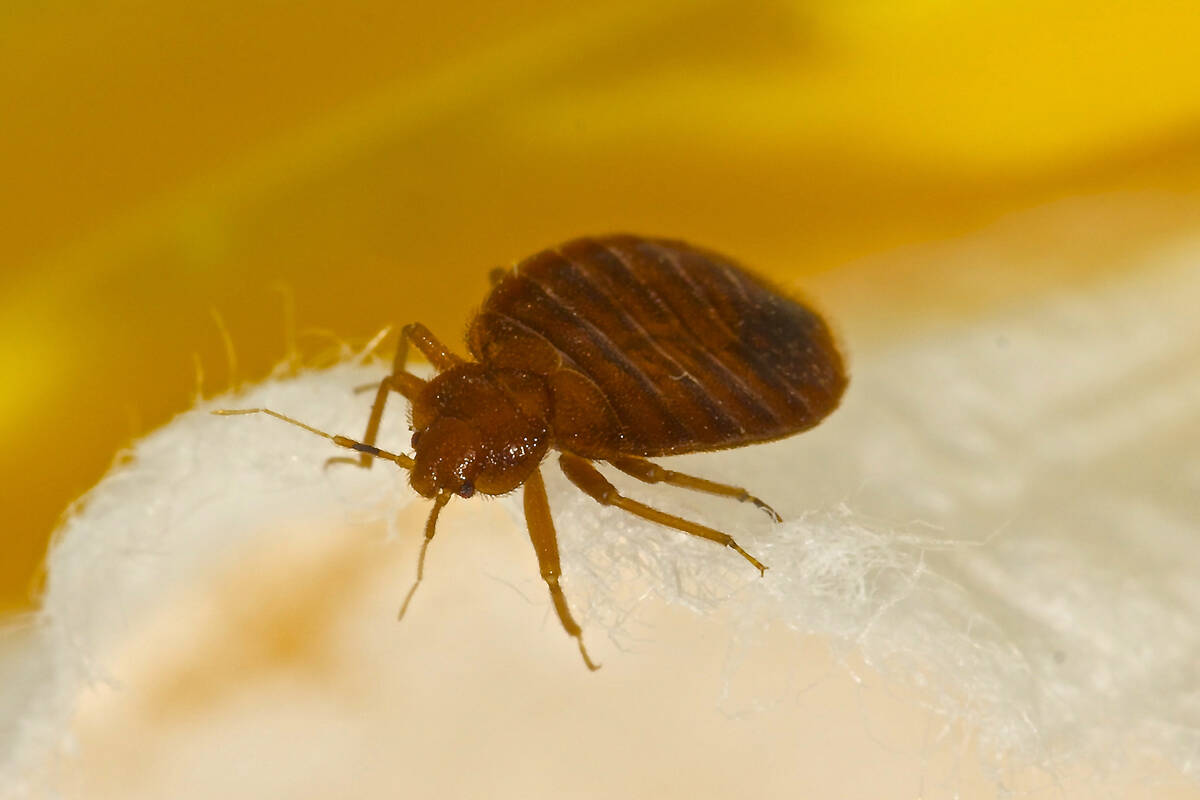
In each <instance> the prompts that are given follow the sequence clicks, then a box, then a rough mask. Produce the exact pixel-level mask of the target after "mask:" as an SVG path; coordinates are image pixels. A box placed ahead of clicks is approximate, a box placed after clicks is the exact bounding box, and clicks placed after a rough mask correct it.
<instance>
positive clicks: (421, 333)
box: [392, 322, 462, 373]
mask: <svg viewBox="0 0 1200 800" xmlns="http://www.w3.org/2000/svg"><path fill="white" fill-rule="evenodd" d="M405 339H408V340H410V341H412V343H413V344H415V345H416V346H417V349H418V350H420V351H421V355H423V356H425V357H426V358H428V359H429V363H430V364H433V366H434V368H436V369H437V371H438V372H442V371H443V370H447V369H450V368H451V367H454V366H457V365H458V364H461V363H462V359H461V358H459V357H458V356H456V355H454V353H451V352H450V351H449V350H447V349H446V345H444V344H442V343H441V342H440V341H438V338H437V337H436V336H434V335H433V333H432V332H431V331H430V330H429V328H426V327H425V326H424V325H422V324H421V323H419V322H410V323H409V324H407V325H405V326H404V327H403V328H401V329H400V341H401V343H402V344H403V343H404V340H405ZM400 356H401V352H400V351H399V350H397V351H396V363H395V364H394V365H393V366H392V372H393V373H400V372H403V371H404V361H403V360H402V359H401V357H400Z"/></svg>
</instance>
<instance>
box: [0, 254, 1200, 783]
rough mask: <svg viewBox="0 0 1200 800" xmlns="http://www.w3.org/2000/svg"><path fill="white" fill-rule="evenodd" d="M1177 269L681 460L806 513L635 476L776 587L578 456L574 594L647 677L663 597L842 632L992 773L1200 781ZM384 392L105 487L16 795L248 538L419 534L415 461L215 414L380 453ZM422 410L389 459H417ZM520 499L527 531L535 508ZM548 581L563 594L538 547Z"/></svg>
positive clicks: (1193, 541) (902, 369)
mask: <svg viewBox="0 0 1200 800" xmlns="http://www.w3.org/2000/svg"><path fill="white" fill-rule="evenodd" d="M1152 262H1153V265H1154V266H1153V269H1149V268H1148V269H1147V270H1145V271H1143V272H1142V273H1140V274H1133V273H1130V274H1129V275H1127V276H1126V277H1124V278H1122V279H1121V280H1120V282H1118V283H1112V284H1109V285H1106V286H1102V287H1099V288H1096V289H1092V290H1089V291H1087V292H1079V293H1074V294H1071V295H1062V296H1057V297H1047V298H1040V299H1038V300H1036V301H1035V302H1031V303H1030V304H1028V305H1026V306H1023V307H1020V308H1011V309H1009V310H1007V311H1004V312H1000V313H996V314H993V315H992V316H990V317H989V318H986V319H978V320H975V321H973V322H971V323H970V324H961V325H955V326H948V327H945V328H944V329H941V330H938V331H936V332H933V333H927V334H925V335H923V336H922V338H921V339H919V340H904V339H898V340H897V341H896V342H895V343H893V344H892V345H891V346H889V347H887V348H882V349H880V350H878V351H876V352H864V353H860V352H856V351H855V350H854V332H853V329H852V328H850V329H847V330H846V331H845V333H846V334H847V337H848V339H849V343H850V350H851V355H852V362H851V363H852V366H853V377H852V382H851V386H850V390H849V393H848V395H847V397H846V400H845V404H844V406H843V408H841V409H840V410H839V411H837V412H836V413H835V414H834V415H833V416H832V417H831V418H830V419H829V420H828V421H827V422H825V423H824V424H823V425H821V426H820V427H819V428H817V429H816V430H814V431H812V432H810V433H807V434H805V435H802V436H799V437H796V438H794V439H791V440H788V441H785V442H780V443H776V444H771V445H766V446H761V447H756V448H748V449H743V450H735V451H728V452H722V453H714V454H701V455H696V456H689V457H685V458H679V459H673V460H671V461H670V466H672V467H673V468H676V469H680V470H685V471H689V472H692V473H694V474H699V475H703V476H706V477H711V478H714V479H718V480H725V481H729V482H732V483H739V484H742V485H745V486H748V487H751V488H752V490H753V491H755V492H756V493H757V494H759V495H760V496H762V497H764V498H766V499H767V500H768V501H770V502H772V503H773V504H774V505H775V506H776V507H777V508H778V509H779V510H780V511H781V513H782V514H783V516H784V518H785V520H786V521H785V522H784V523H783V524H779V525H773V524H771V523H769V522H768V521H767V520H766V518H765V517H763V516H762V515H759V514H757V513H756V512H754V511H753V510H749V509H747V508H744V507H738V506H737V504H731V503H728V502H726V501H722V500H719V499H714V498H707V497H700V496H694V495H691V494H689V493H684V492H680V491H678V490H672V489H669V488H664V487H660V486H656V487H647V486H643V485H639V484H637V483H636V482H634V481H632V480H628V479H624V477H623V476H613V480H614V482H615V483H617V484H618V485H619V486H620V487H621V488H623V489H625V490H627V491H628V492H629V493H630V494H632V495H636V496H638V497H639V498H642V499H647V500H649V501H651V502H653V503H654V504H656V505H658V506H659V507H662V508H664V509H666V510H669V511H675V512H678V513H681V514H683V515H685V516H689V517H692V518H698V519H704V520H705V521H707V522H709V523H710V524H713V525H714V526H716V527H723V528H724V529H726V530H729V531H731V532H733V533H734V535H735V536H736V537H737V539H738V540H739V542H740V543H741V544H742V545H743V546H744V547H746V549H747V550H749V551H750V552H751V553H753V554H755V555H757V556H758V557H759V558H761V559H762V560H763V561H764V562H766V563H767V564H768V565H769V567H770V569H769V571H768V573H767V576H766V578H765V579H760V578H759V577H758V576H757V573H756V572H755V571H754V570H753V569H751V568H750V567H749V565H747V564H746V563H744V562H743V561H742V560H741V559H740V558H738V557H737V556H736V555H733V554H731V553H728V552H726V551H723V550H720V549H718V548H715V547H714V546H713V545H712V544H711V543H708V542H704V541H698V540H692V539H689V538H687V537H685V536H683V535H681V534H678V533H675V532H672V531H668V530H664V529H659V528H656V527H654V526H651V525H648V524H643V523H641V522H639V521H637V520H635V519H632V518H630V517H628V516H626V515H624V514H622V513H621V512H619V511H614V510H610V509H600V508H598V507H597V506H596V505H595V504H594V503H592V502H591V501H590V500H588V499H587V498H586V497H584V496H582V495H581V494H579V493H578V492H575V491H573V490H572V489H571V488H570V487H569V486H568V485H567V484H566V482H565V480H564V479H562V478H561V476H560V475H558V474H557V469H556V467H555V466H554V464H553V462H552V461H548V462H547V464H546V465H545V467H544V469H545V472H546V475H547V482H548V485H549V488H550V493H551V504H552V507H553V509H554V513H555V519H556V523H557V526H558V529H559V535H560V549H561V551H562V554H563V561H564V572H565V575H566V579H565V588H566V591H567V594H568V598H569V600H570V602H571V604H572V606H573V608H575V609H576V610H577V612H578V616H579V618H580V621H581V622H582V623H583V625H584V629H585V636H586V637H587V640H588V642H589V644H590V645H591V646H592V648H593V653H594V654H596V655H597V656H598V657H599V658H600V660H602V661H606V662H608V663H611V662H612V661H614V660H619V659H622V658H636V656H632V655H628V654H623V653H622V652H621V649H622V648H625V647H627V646H631V645H632V644H633V643H634V640H635V639H636V637H637V635H638V634H637V631H635V630H634V629H633V628H632V627H631V625H630V623H629V620H630V619H631V616H633V615H635V614H636V610H637V608H638V607H639V606H640V605H641V604H643V603H645V602H646V598H647V597H658V598H663V599H665V600H666V601H668V602H670V603H675V604H682V605H683V606H686V607H687V608H690V609H693V610H694V611H696V612H697V613H698V614H701V615H714V616H715V615H717V614H718V612H721V613H727V614H729V615H731V616H732V617H733V618H734V619H735V620H736V623H735V629H736V630H737V631H738V632H739V633H738V635H737V636H736V637H735V641H736V642H737V644H735V645H734V650H735V651H736V650H738V649H750V648H754V647H755V646H756V644H755V642H756V641H757V638H756V637H757V636H758V635H759V634H760V632H761V631H763V630H765V629H768V628H773V627H777V626H779V625H780V624H782V625H784V626H786V627H787V628H788V629H790V630H792V631H795V632H796V633H797V634H816V635H819V636H822V637H826V638H828V640H830V641H831V642H833V643H834V645H835V647H836V648H838V650H839V652H841V653H844V654H845V655H846V656H847V658H848V659H849V658H851V657H855V658H857V657H861V658H862V659H863V660H865V662H866V663H867V664H869V665H870V666H871V667H873V668H874V669H876V670H878V671H879V672H880V673H882V674H883V675H885V676H887V677H888V678H889V679H890V680H892V681H894V682H896V683H897V684H899V685H903V686H906V687H909V688H915V689H916V690H917V691H918V695H919V696H920V698H921V700H922V702H924V703H926V704H928V706H929V707H931V708H933V709H935V710H936V711H937V713H938V714H939V715H944V717H945V719H947V720H948V721H960V722H963V723H966V724H967V726H968V727H970V728H971V729H972V730H974V731H975V732H976V733H975V736H976V741H977V744H978V747H979V752H980V754H981V755H982V757H983V758H985V759H989V760H990V759H996V761H997V763H999V762H1000V761H1004V762H1005V763H1008V764H1012V763H1017V764H1029V765H1036V766H1039V767H1042V768H1047V769H1050V770H1052V771H1053V770H1054V769H1056V767H1057V765H1059V764H1062V763H1066V762H1079V761H1083V762H1088V761H1091V762H1094V763H1095V764H1098V765H1108V764H1111V763H1113V762H1114V761H1115V760H1116V759H1118V758H1120V757H1124V756H1126V755H1128V754H1130V753H1138V752H1142V751H1145V752H1151V753H1156V754H1158V755H1159V756H1161V757H1163V758H1165V759H1166V760H1168V761H1169V762H1171V763H1173V764H1174V765H1176V766H1177V767H1178V768H1179V769H1180V770H1182V771H1183V772H1184V773H1185V774H1188V775H1190V776H1192V777H1200V775H1198V773H1200V759H1198V755H1200V667H1198V666H1197V665H1198V664H1200V313H1198V312H1197V309H1198V308H1200V247H1197V246H1195V245H1189V246H1180V247H1178V248H1176V249H1174V250H1172V251H1169V252H1163V253H1158V254H1155V255H1154V257H1153V259H1152ZM382 373H383V368H382V367H381V366H380V365H370V366H362V365H356V364H353V363H347V364H344V365H342V366H338V367H336V368H334V369H331V370H327V371H324V372H320V373H310V374H305V375H302V376H300V377H298V378H294V379H288V380H277V381H270V382H267V383H265V384H262V385H260V386H257V387H254V388H252V389H250V390H248V391H246V392H245V393H244V394H243V395H241V396H238V397H236V398H222V399H219V400H215V401H213V402H211V403H208V404H206V406H205V407H204V408H200V409H197V410H195V411H192V412H189V413H186V414H183V415H181V416H180V417H178V418H177V419H176V420H174V421H173V422H172V423H170V424H169V425H168V426H166V427H165V428H163V429H162V430H160V431H157V432H155V433H154V434H152V435H150V436H148V437H146V438H145V439H144V440H143V441H141V442H139V443H138V444H137V445H136V447H135V448H134V450H133V452H132V453H131V458H130V459H129V460H128V463H125V464H123V465H121V466H118V467H116V468H115V469H114V470H113V472H112V473H111V474H110V475H109V476H108V477H106V478H105V479H104V481H103V482H102V483H101V484H100V485H99V486H98V487H97V488H96V489H95V490H94V491H93V492H92V493H91V494H90V495H89V496H88V497H87V498H86V502H84V503H83V504H82V505H81V506H80V508H79V509H78V510H77V511H76V512H75V513H74V514H73V515H71V517H70V518H69V519H68V520H67V522H66V523H65V524H64V526H63V528H62V530H61V531H60V532H59V534H58V536H57V539H56V542H55V545H54V547H53V550H52V552H51V554H50V559H49V583H48V586H47V591H46V595H45V601H44V605H43V608H42V610H41V611H40V612H38V613H37V614H36V615H34V616H33V617H32V618H31V619H29V620H27V621H26V627H25V630H24V631H23V632H22V633H21V634H20V636H21V639H20V656H19V659H7V660H6V663H7V664H8V673H9V680H8V681H7V682H6V684H7V686H6V689H5V691H4V707H5V709H6V712H5V726H6V729H5V730H4V731H3V738H2V740H0V741H2V743H3V746H4V751H3V754H2V755H0V785H2V786H4V787H6V788H8V789H10V790H12V789H18V788H19V789H22V790H30V791H31V793H32V794H34V795H40V794H41V793H42V792H43V791H44V790H45V789H46V787H47V786H48V785H51V784H53V775H54V769H55V767H54V765H55V764H56V763H59V762H61V760H63V759H68V758H70V746H71V724H72V719H73V717H74V716H75V714H76V713H77V711H78V709H77V706H78V703H79V702H80V697H81V696H82V695H83V694H84V693H85V691H86V687H88V686H89V685H92V684H94V683H95V682H101V683H103V682H111V683H112V684H113V685H115V686H118V687H119V686H120V684H121V681H122V680H123V676H122V675H119V674H114V673H113V671H112V665H111V658H112V654H113V653H114V652H116V651H117V650H118V649H120V648H121V647H123V646H124V643H126V642H127V641H128V640H129V639H130V638H136V637H137V636H138V635H139V633H138V632H139V629H140V627H141V626H143V625H144V624H145V623H146V621H147V619H148V618H149V617H150V616H151V614H152V611H153V610H154V609H155V608H157V607H158V606H159V605H160V604H161V603H162V602H164V599H165V598H168V597H170V596H171V595H172V594H173V593H175V592H177V591H178V587H180V586H181V585H188V584H189V583H195V582H202V581H203V580H205V577H204V576H205V575H207V574H210V573H211V572H212V571H213V570H217V569H220V568H221V565H222V564H224V563H227V562H228V561H230V560H231V559H236V558H238V557H239V553H241V552H242V549H241V548H242V545H243V544H244V542H245V540H246V538H247V537H250V536H254V535H257V534H258V533H259V532H261V531H263V530H268V529H270V527H271V524H272V520H278V519H279V518H280V517H281V516H282V517H285V518H292V519H305V520H310V521H311V520H318V521H320V520H328V521H330V523H331V524H333V523H334V522H339V521H342V522H353V521H355V520H360V519H361V520H364V521H368V520H379V519H383V520H388V521H393V520H394V519H395V518H396V514H397V512H398V511H399V510H400V509H401V508H403V507H404V506H405V505H407V504H408V503H410V502H413V501H414V500H415V499H416V498H415V497H414V496H413V494H412V493H411V491H410V490H409V489H408V488H407V486H406V483H405V479H404V478H405V476H404V475H403V474H402V473H401V472H399V471H398V470H396V469H394V468H380V467H378V466H377V467H376V468H375V469H373V470H371V471H369V472H363V471H358V470H350V469H346V470H338V469H334V470H329V471H322V469H321V463H322V462H323V460H324V459H325V458H327V457H328V456H330V455H336V454H337V453H335V452H333V448H332V446H330V445H329V444H328V443H327V442H326V441H324V440H322V439H320V438H318V437H315V436H311V435H309V434H306V433H304V432H303V431H300V430H298V429H294V428H290V427H288V426H286V425H284V424H282V423H279V422H277V421H275V420H271V419H268V418H265V417H256V418H252V417H242V418H219V417H214V416H211V415H210V414H208V413H206V412H207V409H208V408H215V407H229V406H236V407H245V406H252V405H267V406H271V407H273V408H276V409H278V410H280V411H283V412H285V413H289V414H292V415H294V416H296V417H298V418H301V419H303V420H304V421H306V422H308V423H309V424H312V425H314V426H317V427H320V428H323V429H325V430H330V431H334V432H341V433H347V434H356V433H358V432H359V431H360V430H361V428H362V425H363V420H364V418H365V412H366V407H367V406H368V405H369V396H366V395H358V396H356V395H354V394H352V393H351V392H350V391H349V387H352V386H355V385H357V384H361V383H366V382H369V381H371V380H376V379H378V377H379V376H380V375H381V374H382ZM393 403H394V405H393V406H392V408H391V414H390V417H389V423H388V425H387V427H386V430H385V434H384V436H383V438H382V439H381V442H382V443H384V444H389V445H391V446H393V447H396V448H403V447H404V446H405V444H406V441H407V435H406V433H405V427H406V426H405V421H404V409H403V402H402V401H400V400H396V401H393ZM502 502H504V503H505V504H506V507H507V508H508V509H509V510H511V511H512V513H513V514H514V516H516V517H519V513H520V503H519V496H514V497H510V498H505V499H504V500H503V501H502ZM468 505H469V503H465V502H464V503H455V504H453V505H452V506H451V508H450V509H449V510H448V513H449V511H452V510H455V509H457V508H458V507H460V506H468ZM731 506H733V507H731ZM395 533H396V534H397V535H399V536H401V537H406V538H414V539H415V538H416V537H417V536H418V535H419V534H418V533H417V532H415V531H412V530H397V531H395ZM438 544H439V543H435V548H434V550H433V551H431V555H430V558H431V562H433V561H435V560H436V558H437V545H438ZM274 546H278V547H281V548H286V547H287V546H288V543H287V541H286V540H284V539H280V540H279V541H278V542H276V543H274ZM529 570H530V573H531V575H533V577H534V578H535V581H534V583H532V584H527V585H525V586H524V587H523V589H529V590H530V591H531V592H534V593H535V592H537V584H536V572H535V570H536V567H535V566H534V564H533V561H532V557H531V558H530V566H529ZM531 587H532V588H531ZM299 590H300V589H299V588H298V591H299ZM422 591H425V589H424V588H423V590H422ZM536 599H537V602H538V603H539V605H540V604H542V603H543V601H544V597H542V596H540V595H537V597H536ZM546 631H547V633H546V635H547V636H560V637H561V639H562V641H561V642H558V644H560V645H561V646H562V647H563V648H570V643H569V641H568V640H567V639H566V637H565V636H561V631H558V630H557V626H556V624H554V623H551V624H550V625H548V626H547V628H546ZM606 633H607V635H608V637H609V640H610V642H611V643H605V641H604V634H606ZM10 636H16V634H10ZM614 645H615V646H614ZM735 661H736V659H735ZM601 674H602V673H601ZM699 702H701V703H704V702H706V701H705V700H704V699H701V700H700V701H699ZM711 702H713V703H715V702H716V700H715V699H713V700H711ZM297 724H300V723H297Z"/></svg>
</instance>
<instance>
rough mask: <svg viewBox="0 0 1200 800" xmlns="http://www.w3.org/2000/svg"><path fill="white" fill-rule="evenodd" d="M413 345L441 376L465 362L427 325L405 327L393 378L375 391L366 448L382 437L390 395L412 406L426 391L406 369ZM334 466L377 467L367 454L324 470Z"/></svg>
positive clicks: (419, 379)
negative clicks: (439, 339) (420, 394)
mask: <svg viewBox="0 0 1200 800" xmlns="http://www.w3.org/2000/svg"><path fill="white" fill-rule="evenodd" d="M410 341H411V342H412V343H413V344H415V345H416V346H417V349H418V350H420V351H421V354H422V355H424V356H425V357H426V358H427V359H429V363H431V364H433V366H434V368H435V369H437V370H438V371H439V372H440V371H443V370H447V369H449V368H450V367H453V366H455V365H456V364H461V363H462V359H460V358H459V357H458V356H456V355H454V354H453V353H451V352H450V351H449V350H447V349H446V346H445V345H444V344H442V343H441V342H440V341H438V339H437V337H436V336H434V335H433V333H431V332H430V330H429V329H428V328H426V327H425V326H424V325H422V324H421V323H419V322H414V323H411V324H409V325H405V326H404V327H403V328H402V329H401V330H400V340H399V342H397V344H396V357H395V358H394V359H393V360H392V374H391V375H388V376H387V377H386V378H384V379H383V380H382V381H380V382H379V388H378V389H377V390H376V391H375V402H374V403H372V404H371V417H370V418H369V419H368V420H367V431H366V433H364V434H363V438H362V441H363V444H366V445H368V446H374V444H375V438H376V437H377V436H378V435H379V425H380V423H381V422H382V421H383V409H384V407H385V406H386V405H387V399H388V395H390V394H391V393H392V392H393V391H395V392H399V393H400V394H402V395H404V396H405V397H406V398H407V399H408V401H409V402H412V401H413V400H414V399H415V398H416V396H417V394H418V393H419V392H420V391H421V389H423V388H424V387H425V383H426V381H425V380H424V379H422V378H418V377H417V376H416V375H413V374H412V373H411V372H409V371H408V370H407V369H406V365H407V362H408V343H409V342H410ZM335 463H336V464H355V465H357V466H359V467H363V468H366V469H369V468H370V467H371V464H373V463H374V458H373V457H372V456H371V455H370V454H368V453H363V454H362V455H360V456H359V457H358V458H357V459H354V458H331V459H329V460H328V461H326V462H325V466H329V465H330V464H335Z"/></svg>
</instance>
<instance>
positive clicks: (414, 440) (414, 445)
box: [412, 431, 424, 450]
mask: <svg viewBox="0 0 1200 800" xmlns="http://www.w3.org/2000/svg"><path fill="white" fill-rule="evenodd" d="M422 433H424V431H413V437H412V449H413V450H416V449H417V443H418V442H420V441H421V434H422Z"/></svg>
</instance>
